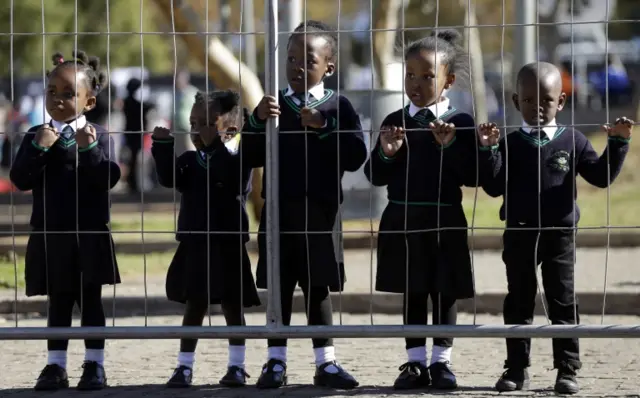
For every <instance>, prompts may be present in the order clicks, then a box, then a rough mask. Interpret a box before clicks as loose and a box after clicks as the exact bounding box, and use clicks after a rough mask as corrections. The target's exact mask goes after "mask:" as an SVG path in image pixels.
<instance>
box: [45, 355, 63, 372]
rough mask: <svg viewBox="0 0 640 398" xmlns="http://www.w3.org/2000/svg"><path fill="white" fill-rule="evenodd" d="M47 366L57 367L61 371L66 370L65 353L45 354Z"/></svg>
mask: <svg viewBox="0 0 640 398" xmlns="http://www.w3.org/2000/svg"><path fill="white" fill-rule="evenodd" d="M47 365H58V366H60V367H61V368H62V369H66V368H67V352H66V351H49V352H48V353H47Z"/></svg>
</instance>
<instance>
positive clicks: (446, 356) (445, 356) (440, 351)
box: [431, 345, 453, 365]
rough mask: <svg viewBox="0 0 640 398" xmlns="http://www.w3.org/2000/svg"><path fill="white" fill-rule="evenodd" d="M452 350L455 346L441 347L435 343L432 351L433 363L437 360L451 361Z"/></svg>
mask: <svg viewBox="0 0 640 398" xmlns="http://www.w3.org/2000/svg"><path fill="white" fill-rule="evenodd" d="M451 351H453V347H440V346H439V345H434V346H433V348H432V352H431V364H432V365H433V364H434V363H436V362H445V363H446V362H451Z"/></svg>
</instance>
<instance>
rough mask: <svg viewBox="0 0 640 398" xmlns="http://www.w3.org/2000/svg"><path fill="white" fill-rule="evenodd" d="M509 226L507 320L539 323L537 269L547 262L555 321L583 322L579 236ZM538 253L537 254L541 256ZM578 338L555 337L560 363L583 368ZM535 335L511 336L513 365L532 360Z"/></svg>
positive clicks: (545, 276)
mask: <svg viewBox="0 0 640 398" xmlns="http://www.w3.org/2000/svg"><path fill="white" fill-rule="evenodd" d="M537 236H538V231H537V230H518V231H515V230H507V231H505V233H504V236H503V239H504V251H503V253H502V259H503V261H504V263H505V265H506V268H507V283H508V293H507V296H506V297H505V299H504V322H505V324H513V325H530V324H531V323H532V322H533V315H534V310H535V299H536V294H537V281H536V269H537V267H538V265H540V264H541V270H542V286H543V287H544V293H545V298H546V302H547V308H548V312H549V318H550V320H551V323H553V324H554V325H573V324H578V323H579V322H580V317H579V315H578V303H577V301H576V298H575V294H574V262H575V258H574V244H575V243H574V241H573V232H572V231H571V230H546V231H541V232H540V238H539V242H538V247H537V253H536V239H537ZM536 254H537V256H536ZM579 352H580V350H579V344H578V339H577V338H574V339H553V365H554V367H555V368H559V367H569V368H571V369H574V370H578V369H580V367H581V366H582V364H581V362H580V354H579ZM530 353H531V339H524V338H522V339H521V338H517V339H507V361H506V363H505V367H507V368H526V367H528V366H529V365H530Z"/></svg>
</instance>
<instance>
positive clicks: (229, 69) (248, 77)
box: [155, 0, 264, 221]
mask: <svg viewBox="0 0 640 398" xmlns="http://www.w3.org/2000/svg"><path fill="white" fill-rule="evenodd" d="M172 3H173V10H172V7H171V4H172ZM155 5H156V7H157V8H158V10H160V11H161V12H162V14H163V15H164V16H165V18H166V19H167V20H168V21H171V15H172V13H173V19H174V22H175V31H176V32H198V33H201V34H197V35H179V37H180V38H181V39H182V40H183V42H184V44H185V46H186V47H187V49H188V51H189V53H190V55H191V56H192V57H194V58H196V59H197V60H198V61H200V62H201V63H202V65H208V67H209V68H208V72H209V77H210V78H211V80H212V81H213V83H214V84H215V86H216V87H217V88H220V89H235V90H237V91H238V92H239V93H240V95H241V98H242V102H243V106H245V107H246V108H248V109H250V110H251V109H253V108H255V107H256V106H257V105H258V103H259V102H260V99H261V98H262V97H263V96H264V91H263V90H262V85H261V84H260V80H259V79H258V76H256V74H255V73H253V72H252V71H251V70H250V69H249V68H248V67H247V66H246V65H245V64H243V63H240V62H239V61H238V59H237V58H236V57H235V56H234V55H233V53H232V52H231V51H230V50H229V49H228V48H227V47H226V46H225V45H224V44H223V43H222V42H221V41H220V39H218V38H217V37H215V36H212V37H210V38H209V43H208V44H207V43H206V42H205V40H206V39H207V37H206V35H205V34H204V32H205V29H203V27H202V24H201V22H200V19H201V18H200V17H199V16H198V14H197V13H196V12H195V10H194V9H193V8H192V7H190V6H189V4H188V3H187V1H186V0H175V1H173V2H170V1H166V0H155ZM205 45H207V48H208V57H207V56H206V54H205V51H204V49H205ZM241 77H242V78H241ZM251 185H252V191H251V194H250V197H249V201H250V202H251V205H252V207H253V214H254V217H255V219H256V220H258V221H259V220H260V213H261V210H262V205H263V200H262V198H261V197H260V192H261V191H262V169H259V170H258V169H256V170H254V173H253V180H252V182H251Z"/></svg>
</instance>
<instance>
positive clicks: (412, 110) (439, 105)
mask: <svg viewBox="0 0 640 398" xmlns="http://www.w3.org/2000/svg"><path fill="white" fill-rule="evenodd" d="M423 109H428V110H429V111H431V113H433V115H434V116H435V117H436V119H439V118H440V116H442V115H443V114H444V113H445V112H447V111H448V110H449V98H447V97H442V98H440V101H438V102H436V103H435V104H433V105H431V106H427V107H424V108H419V107H417V106H416V105H415V104H414V103H413V102H411V103H410V104H409V115H410V116H411V117H414V116H415V115H416V114H417V113H418V112H420V111H421V110H423Z"/></svg>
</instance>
